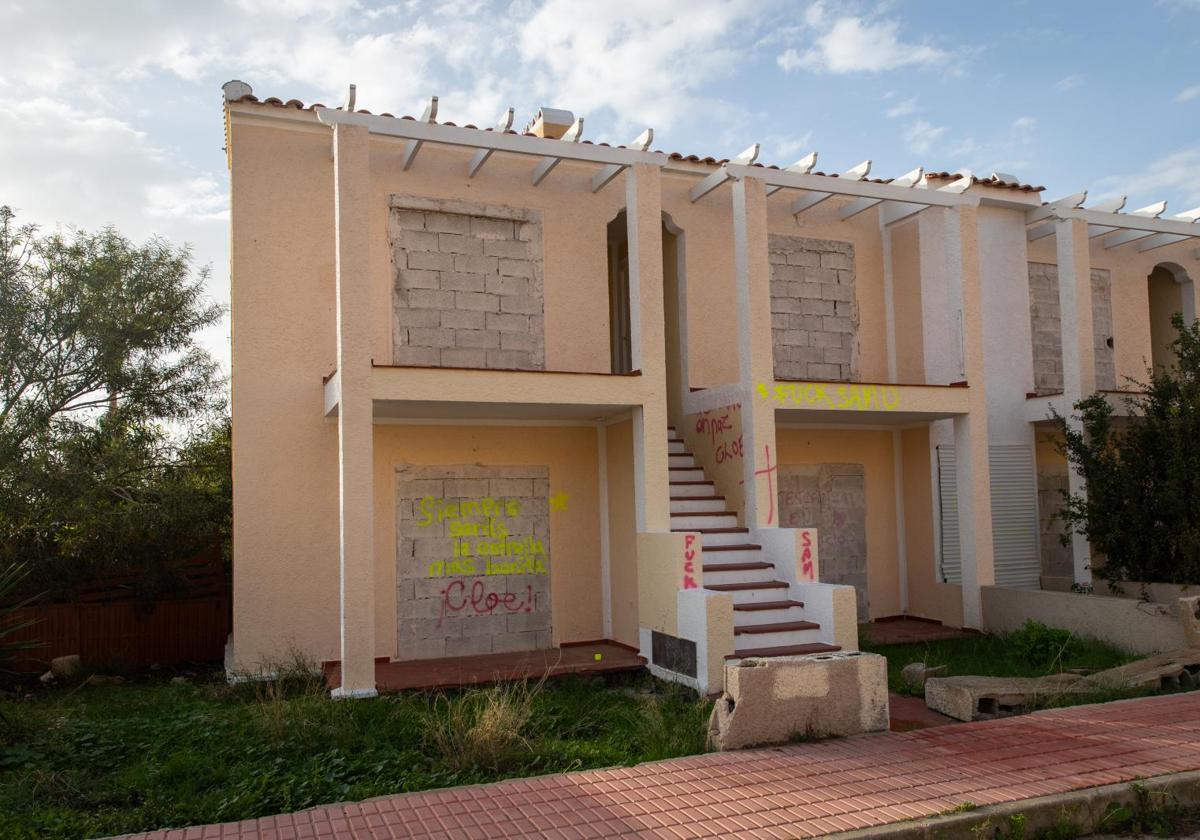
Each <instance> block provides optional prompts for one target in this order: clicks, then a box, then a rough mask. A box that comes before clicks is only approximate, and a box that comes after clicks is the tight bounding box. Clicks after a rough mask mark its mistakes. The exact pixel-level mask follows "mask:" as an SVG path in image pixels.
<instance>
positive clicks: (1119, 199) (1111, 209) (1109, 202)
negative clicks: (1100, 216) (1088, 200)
mask: <svg viewBox="0 0 1200 840" xmlns="http://www.w3.org/2000/svg"><path fill="white" fill-rule="evenodd" d="M1125 201H1126V197H1125V196H1123V195H1118V196H1116V197H1114V198H1109V199H1106V200H1104V201H1101V202H1098V203H1096V204H1093V205H1092V206H1091V207H1089V208H1088V209H1089V210H1095V211H1096V212H1097V213H1120V212H1121V211H1122V210H1124V209H1125Z"/></svg>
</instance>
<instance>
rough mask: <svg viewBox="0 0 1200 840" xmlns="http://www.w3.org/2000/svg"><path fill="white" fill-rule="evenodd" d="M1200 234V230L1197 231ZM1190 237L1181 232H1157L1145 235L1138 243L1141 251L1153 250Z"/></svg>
mask: <svg viewBox="0 0 1200 840" xmlns="http://www.w3.org/2000/svg"><path fill="white" fill-rule="evenodd" d="M1196 235H1197V236H1200V231H1198V232H1197V234H1196ZM1187 238H1188V237H1186V236H1184V235H1182V234H1179V233H1156V234H1154V235H1153V236H1148V237H1145V238H1144V240H1143V241H1142V242H1141V243H1140V244H1139V245H1138V250H1139V251H1153V250H1154V249H1155V248H1161V247H1163V246H1164V245H1173V244H1175V243H1176V242H1182V241H1183V240H1185V239H1187Z"/></svg>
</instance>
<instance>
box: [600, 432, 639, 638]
mask: <svg viewBox="0 0 1200 840" xmlns="http://www.w3.org/2000/svg"><path fill="white" fill-rule="evenodd" d="M605 454H606V458H607V462H608V556H609V575H610V580H611V586H612V630H613V636H612V637H613V639H614V640H615V641H618V642H621V643H623V644H627V645H632V646H634V647H636V646H637V644H638V580H637V512H636V511H635V510H634V507H633V422H632V421H630V420H624V421H622V422H620V423H613V424H612V425H611V426H608V427H606V429H605Z"/></svg>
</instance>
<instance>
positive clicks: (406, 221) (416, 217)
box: [391, 210, 425, 230]
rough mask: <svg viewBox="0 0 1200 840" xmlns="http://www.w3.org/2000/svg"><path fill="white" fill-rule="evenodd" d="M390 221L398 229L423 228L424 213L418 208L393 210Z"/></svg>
mask: <svg viewBox="0 0 1200 840" xmlns="http://www.w3.org/2000/svg"><path fill="white" fill-rule="evenodd" d="M391 222H392V224H393V225H395V226H396V227H397V228H399V229H400V230H425V214H424V213H422V212H420V211H419V210H393V211H392V218H391Z"/></svg>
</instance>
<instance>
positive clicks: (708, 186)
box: [689, 165, 733, 204]
mask: <svg viewBox="0 0 1200 840" xmlns="http://www.w3.org/2000/svg"><path fill="white" fill-rule="evenodd" d="M732 180H733V176H732V175H730V174H729V166H728V165H725V166H722V167H721V168H720V169H718V170H717V171H716V172H713V173H711V174H709V175H707V176H705V178H704V179H703V180H702V181H701V182H700V183H698V184H696V185H695V186H694V187H692V191H691V193H689V198H691V200H692V203H693V204H695V203H696V202H697V201H699V200H700V199H702V198H704V196H706V195H708V194H709V193H710V192H712V191H713V190H715V189H716V188H717V187H719V186H721V185H722V184H724V183H725V182H726V181H732Z"/></svg>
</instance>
